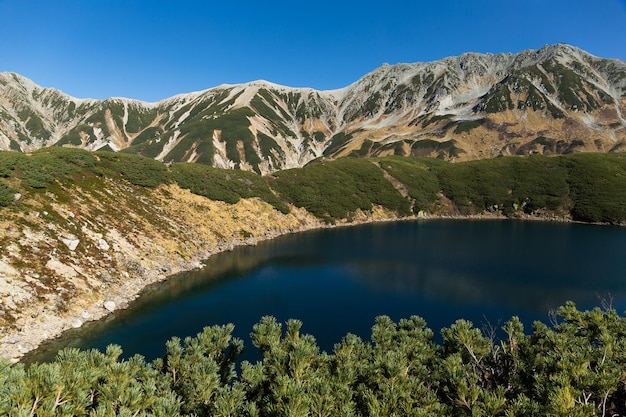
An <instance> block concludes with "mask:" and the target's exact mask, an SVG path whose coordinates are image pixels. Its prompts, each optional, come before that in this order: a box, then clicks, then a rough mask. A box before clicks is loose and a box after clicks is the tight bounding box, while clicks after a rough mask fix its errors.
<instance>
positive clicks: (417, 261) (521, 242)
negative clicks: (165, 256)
mask: <svg viewBox="0 0 626 417" xmlns="http://www.w3.org/2000/svg"><path fill="white" fill-rule="evenodd" d="M625 254H626V229H625V228H619V227H607V226H593V225H581V224H558V223H540V222H522V221H467V220H456V221H455V220H446V221H440V220H437V221H435V220H433V221H421V222H417V221H414V222H397V223H386V224H375V225H363V226H358V227H347V228H337V229H325V230H318V231H311V232H306V233H300V234H295V235H289V236H283V237H281V238H278V239H275V240H272V241H268V242H263V243H260V244H259V245H258V246H255V247H242V248H238V249H236V250H234V251H232V252H229V253H224V254H220V255H217V256H214V257H213V258H211V259H210V260H208V261H207V262H206V267H205V268H204V269H203V270H202V271H194V272H190V273H185V274H181V275H179V276H176V277H174V278H172V279H171V280H169V281H168V282H166V283H163V284H159V285H156V286H153V287H151V288H149V289H148V290H147V291H146V292H145V294H144V295H143V296H142V297H141V298H140V299H139V300H138V301H137V302H136V303H134V304H133V305H132V306H131V308H130V309H129V310H127V311H123V312H118V313H116V314H115V315H113V316H111V317H110V318H109V319H108V320H106V321H103V322H98V323H91V324H88V325H86V326H84V328H82V329H78V330H75V331H70V332H68V333H67V334H66V335H65V336H64V337H62V338H61V339H59V340H56V341H52V342H50V343H46V344H44V345H43V346H42V347H41V348H40V349H39V350H37V351H36V352H34V353H33V354H31V355H29V356H28V357H27V358H26V360H27V361H32V360H49V359H50V358H52V357H53V356H54V354H55V352H56V351H57V350H58V349H60V348H62V347H65V346H78V347H81V348H91V347H95V348H99V349H104V348H105V347H106V346H107V345H108V344H111V343H114V344H119V345H121V346H122V348H123V349H124V352H125V356H131V355H133V354H136V353H138V354H141V355H144V356H146V358H147V359H149V360H151V359H154V358H157V357H160V356H162V355H163V353H164V350H165V348H164V346H165V342H166V341H167V340H168V339H169V338H171V337H172V336H178V337H181V338H184V337H186V336H191V335H195V334H196V333H198V332H200V331H201V330H202V328H203V327H204V326H207V325H213V324H225V323H234V324H235V325H236V329H235V336H237V337H241V338H242V339H244V342H245V345H246V347H247V349H248V353H247V355H248V356H247V357H249V358H253V357H254V355H255V353H254V352H253V351H254V348H253V347H252V345H251V343H250V340H249V338H248V335H249V334H250V332H251V331H252V326H253V325H254V324H255V323H257V322H258V321H259V319H260V318H261V317H262V316H264V315H272V316H275V317H276V318H277V319H278V320H279V321H281V322H284V321H286V320H287V319H289V318H297V319H300V320H302V321H303V323H304V325H303V332H305V333H309V334H312V335H314V336H315V338H316V339H317V341H318V344H319V346H320V347H321V348H322V349H323V350H327V351H330V350H332V347H333V345H334V344H335V343H337V342H339V341H340V340H341V338H342V337H343V336H345V335H346V334H347V333H348V332H350V333H355V334H357V335H359V336H361V337H362V338H364V339H369V336H370V329H371V326H372V325H373V323H374V319H375V317H376V316H379V315H388V316H390V317H391V318H392V319H393V320H396V321H397V320H399V319H400V318H403V317H409V316H411V315H419V316H422V317H424V318H425V319H426V321H427V323H428V327H430V328H431V329H433V330H434V331H435V334H436V335H438V334H439V330H440V329H441V328H443V327H447V326H449V325H450V324H452V323H453V322H454V321H455V320H457V319H459V318H465V319H469V320H471V321H472V322H473V323H474V325H475V326H477V327H485V326H487V327H489V326H491V327H499V326H501V325H502V324H503V323H504V322H505V321H506V320H508V319H510V318H511V317H512V316H514V315H517V316H519V317H520V318H521V319H522V321H523V322H524V323H525V324H526V325H527V333H529V332H530V331H531V325H532V322H533V321H534V320H541V321H544V322H548V320H549V319H548V312H549V311H550V310H551V309H554V308H556V307H558V306H560V305H563V304H564V303H565V302H566V301H568V300H572V301H575V302H576V304H577V305H578V306H579V308H582V309H587V308H592V307H595V306H600V305H601V303H602V300H604V301H605V302H611V303H612V305H613V307H615V308H616V309H617V310H618V312H620V313H622V312H623V311H624V310H625V309H626V256H625Z"/></svg>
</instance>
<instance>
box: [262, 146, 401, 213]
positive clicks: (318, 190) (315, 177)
mask: <svg viewBox="0 0 626 417" xmlns="http://www.w3.org/2000/svg"><path fill="white" fill-rule="evenodd" d="M274 177H275V178H274V179H273V180H272V181H271V183H270V184H271V186H272V188H274V189H275V190H276V191H277V192H278V193H279V195H280V196H281V197H282V198H283V199H285V200H287V201H288V202H290V203H292V204H294V205H295V206H298V207H303V208H305V209H306V210H308V211H309V212H311V213H312V214H313V215H315V216H317V217H318V218H320V219H323V220H325V221H327V222H330V223H332V222H335V221H336V220H337V219H341V218H347V217H350V216H351V215H352V214H353V213H355V212H356V211H357V210H363V211H367V210H371V209H372V206H373V204H377V205H381V206H383V207H385V208H387V209H389V210H393V211H395V212H397V213H399V214H401V215H407V214H409V213H410V204H409V202H408V200H406V199H405V198H403V197H402V195H401V194H400V193H399V192H398V190H396V189H395V188H394V187H393V185H392V184H391V183H390V182H389V181H388V180H386V179H385V177H384V175H383V172H382V170H381V169H380V168H378V167H377V166H376V165H374V164H373V163H372V162H371V161H370V160H368V159H357V158H341V159H337V160H335V161H329V162H322V163H320V164H316V165H310V166H307V167H304V168H299V169H290V170H285V171H280V172H277V173H275V175H274Z"/></svg>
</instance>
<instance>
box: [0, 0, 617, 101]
mask: <svg viewBox="0 0 626 417" xmlns="http://www.w3.org/2000/svg"><path fill="white" fill-rule="evenodd" d="M599 4H600V2H596V3H592V2H589V1H581V0H571V1H563V0H553V1H549V2H546V1H545V0H542V1H540V0H528V1H524V2H519V3H512V2H507V1H502V0H476V1H472V2H468V1H460V0H442V1H438V2H434V1H428V2H426V1H413V2H408V1H407V2H398V1H396V2H375V1H371V0H361V1H359V2H356V1H343V2H337V1H333V2H331V1H327V0H318V1H315V2H313V1H307V0H302V1H300V2H288V1H268V2H252V1H237V0H234V1H231V2H216V1H181V2H174V1H160V0H153V1H146V0H135V1H128V0H109V1H104V0H90V1H83V0H59V1H57V2H50V1H44V0H0V21H1V22H2V24H0V71H11V72H16V73H19V74H21V75H23V76H25V77H28V78H30V79H31V80H33V81H34V82H35V83H37V84H39V85H41V86H45V87H53V88H57V89H59V90H61V91H63V92H64V93H66V94H69V95H71V96H74V97H77V98H95V99H105V98H109V97H127V98H132V99H137V100H143V101H148V102H154V101H159V100H162V99H165V98H168V97H171V96H174V95H177V94H183V93H188V92H192V91H200V90H205V89H208V88H211V87H215V86H218V85H221V84H240V83H245V82H250V81H254V80H259V79H264V80H267V81H269V82H272V83H276V84H281V85H285V86H289V87H310V88H314V89H317V90H332V89H338V88H343V87H346V86H348V85H350V84H352V83H353V82H355V81H357V80H358V79H359V78H360V77H362V76H363V75H365V74H366V73H368V72H370V71H372V70H374V69H376V68H377V67H379V66H380V65H382V64H383V63H389V64H396V63H402V62H404V63H411V62H430V61H435V60H437V59H442V58H445V57H448V56H457V55H461V54H463V53H465V52H480V53H494V54H495V53H507V52H511V53H518V52H520V51H522V50H526V49H539V48H541V47H542V46H544V45H545V44H553V43H567V44H570V45H572V46H575V47H578V48H581V49H583V50H585V51H587V52H589V53H591V54H593V55H596V56H599V57H603V58H617V59H621V60H626V0H603V1H602V2H601V6H599Z"/></svg>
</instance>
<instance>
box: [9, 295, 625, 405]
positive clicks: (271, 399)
mask: <svg viewBox="0 0 626 417" xmlns="http://www.w3.org/2000/svg"><path fill="white" fill-rule="evenodd" d="M301 326H302V323H301V322H300V321H298V320H289V321H288V322H287V323H286V326H284V327H283V325H282V324H280V323H278V322H277V321H276V320H275V319H274V318H272V317H264V318H262V319H261V321H260V322H259V323H258V324H256V325H255V326H254V329H253V332H252V334H251V339H252V344H253V345H254V347H255V348H256V349H259V350H260V351H261V352H262V355H263V359H262V360H261V361H258V362H256V363H250V362H248V361H244V362H243V363H242V364H241V367H240V369H239V367H238V366H237V362H238V361H237V359H238V356H239V355H240V353H241V352H242V350H243V349H244V342H243V341H242V340H240V339H236V338H233V337H232V331H233V325H225V326H212V327H206V328H205V329H204V331H203V332H201V333H199V334H198V335H197V336H196V337H187V338H185V340H184V341H183V340H180V339H179V338H173V339H171V340H170V341H168V342H167V344H166V354H165V356H164V357H163V358H162V359H158V360H156V361H154V362H152V363H147V362H146V361H145V360H144V359H143V358H142V357H141V356H134V357H132V358H130V359H128V360H122V359H120V355H121V353H122V350H121V348H120V347H119V346H114V345H112V346H109V347H108V348H107V350H106V352H98V351H96V350H90V351H82V352H81V351H78V350H77V349H67V350H63V351H61V352H60V353H59V354H58V356H57V358H56V360H55V361H54V362H52V363H47V364H34V365H32V366H30V367H29V368H28V369H25V368H24V366H22V365H18V366H14V367H11V366H10V365H9V364H7V363H2V362H1V361H0V412H1V413H2V414H3V415H7V416H22V415H36V416H112V415H116V416H138V415H141V416H224V417H226V416H246V417H252V416H293V417H300V416H302V417H305V416H354V417H356V416H398V417H400V416H407V417H415V416H423V417H426V416H432V417H440V416H468V417H469V416H519V415H524V416H581V417H582V416H607V415H612V416H617V415H624V413H626V408H625V404H626V374H625V373H624V371H623V370H624V369H626V353H625V352H626V318H625V317H623V316H620V315H618V314H617V313H616V312H615V310H613V309H612V308H610V307H609V306H607V308H606V309H604V310H602V309H599V308H596V309H593V310H590V311H584V312H581V311H578V310H577V309H576V307H575V306H574V305H573V304H571V303H570V304H567V305H565V306H563V307H561V308H560V309H559V310H558V313H557V314H556V315H555V324H554V325H553V326H552V327H548V326H546V325H545V324H543V323H539V322H536V323H535V324H534V326H533V329H532V333H531V334H530V335H527V334H526V333H525V332H524V328H523V325H522V324H521V322H520V321H519V319H518V318H517V317H513V318H512V319H511V320H509V321H508V322H506V323H505V324H504V326H503V327H502V331H503V333H502V334H503V337H502V338H501V339H496V338H495V337H494V335H492V334H489V333H485V332H483V331H481V330H480V329H478V328H476V327H474V326H473V324H472V323H471V322H468V321H465V320H458V321H457V322H455V323H454V324H452V325H451V326H450V327H449V328H444V329H442V330H441V337H442V343H441V344H437V343H436V342H434V340H433V336H434V333H433V331H432V330H431V329H429V328H428V327H427V326H426V322H425V321H424V320H423V319H422V318H420V317H416V316H414V317H410V318H408V319H402V320H400V321H399V322H398V323H395V322H393V321H392V320H391V319H389V318H388V317H384V316H381V317H378V318H377V319H376V322H375V324H374V326H373V327H372V333H371V339H370V340H362V339H361V338H359V337H358V336H355V335H352V334H348V335H346V336H345V337H344V338H343V339H342V340H341V341H339V342H338V343H337V344H336V345H335V347H334V349H333V351H332V352H328V353H327V352H321V351H320V349H319V347H318V346H317V344H316V341H315V338H314V337H313V336H312V335H308V334H302V333H301V332H300V330H301Z"/></svg>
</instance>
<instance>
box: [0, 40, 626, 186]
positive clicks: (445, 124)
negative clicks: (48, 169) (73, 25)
mask: <svg viewBox="0 0 626 417" xmlns="http://www.w3.org/2000/svg"><path fill="white" fill-rule="evenodd" d="M625 113H626V63H624V62H622V61H618V60H612V59H603V58H598V57H594V56H592V55H590V54H588V53H586V52H584V51H582V50H580V49H577V48H574V47H571V46H568V45H548V46H545V47H544V48H542V49H539V50H529V51H524V52H521V53H519V54H496V55H493V54H475V53H468V54H464V55H461V56H459V57H450V58H446V59H442V60H439V61H435V62H431V63H415V64H398V65H383V66H382V67H380V68H378V69H376V70H374V71H373V72H371V73H369V74H367V75H365V76H364V77H363V78H361V79H360V80H358V81H356V82H355V83H353V84H351V85H350V86H347V87H345V88H343V89H340V90H334V91H316V90H313V89H307V88H290V87H284V86H279V85H275V84H272V83H269V82H266V81H256V82H251V83H247V84H241V85H223V86H219V87H215V88H212V89H209V90H205V91H201V92H195V93H189V94H182V95H179V96H175V97H172V98H168V99H165V100H162V101H160V102H157V103H145V102H140V101H136V100H129V99H124V98H110V99H107V100H103V101H100V100H81V99H76V98H73V97H70V96H67V95H65V94H63V93H61V92H59V91H57V90H54V89H49V88H42V87H39V86H37V85H36V84H34V83H33V82H32V81H30V80H28V79H26V78H24V77H21V76H20V75H17V74H13V73H1V74H0V149H6V150H8V149H11V150H19V151H23V152H26V151H33V150H35V149H38V148H41V147H44V146H51V145H62V146H72V147H80V148H84V149H87V150H114V151H124V152H129V153H137V154H141V155H144V156H148V157H150V158H154V159H157V160H159V161H165V162H199V163H202V164H206V165H211V166H215V167H220V168H236V169H243V170H250V171H256V172H257V173H262V174H266V173H271V172H275V171H278V170H282V169H287V168H295V167H302V166H304V165H306V164H307V163H308V162H310V161H312V160H314V159H317V158H320V157H326V158H329V159H334V158H338V157H343V156H348V155H352V156H384V155H414V156H434V157H439V158H443V159H448V160H475V159H483V158H492V157H496V156H501V155H512V154H524V155H527V154H534V153H540V154H564V153H571V152H584V151H595V152H615V151H620V150H621V151H623V150H624V140H625V139H626V119H625V116H624V114H625Z"/></svg>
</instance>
